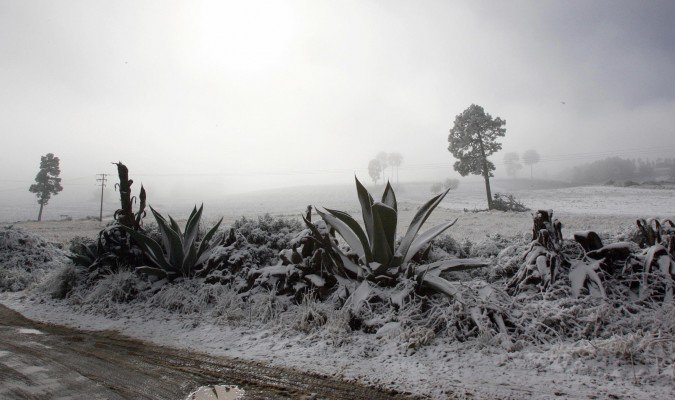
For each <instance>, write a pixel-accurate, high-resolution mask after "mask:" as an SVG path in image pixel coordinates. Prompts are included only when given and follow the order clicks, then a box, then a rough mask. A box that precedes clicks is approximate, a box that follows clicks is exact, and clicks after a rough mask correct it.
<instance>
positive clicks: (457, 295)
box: [417, 273, 462, 303]
mask: <svg viewBox="0 0 675 400" xmlns="http://www.w3.org/2000/svg"><path fill="white" fill-rule="evenodd" d="M417 278H418V281H419V282H420V284H422V285H423V286H427V287H429V288H431V289H433V290H435V291H437V292H439V293H442V294H444V295H446V296H448V297H450V298H454V299H456V300H457V301H459V302H460V303H461V302H462V294H461V292H460V290H459V284H458V283H456V282H448V281H447V280H446V279H443V278H441V277H440V276H436V275H430V274H425V273H421V274H418V276H417Z"/></svg>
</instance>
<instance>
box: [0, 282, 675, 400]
mask: <svg viewBox="0 0 675 400" xmlns="http://www.w3.org/2000/svg"><path fill="white" fill-rule="evenodd" d="M0 301H1V302H2V304H4V305H6V306H8V307H10V308H12V309H14V310H16V311H19V312H21V313H22V314H24V315H25V316H27V317H28V318H32V319H36V320H39V321H44V322H51V323H55V324H65V325H68V326H71V327H76V328H80V329H85V330H116V331H119V332H121V333H123V334H125V335H129V336H132V337H135V338H139V339H143V340H148V341H150V342H153V343H156V344H160V345H166V346H173V347H179V348H183V349H189V350H194V351H199V352H207V353H209V354H214V355H227V356H232V357H241V358H244V359H252V360H258V361H262V362H268V363H269V364H270V365H282V366H286V367H293V368H298V369H301V370H307V371H313V372H320V373H324V374H329V375H332V376H336V377H342V378H344V379H348V380H356V381H359V382H364V383H367V384H372V385H379V386H383V387H388V388H394V389H398V390H404V391H411V392H412V393H415V394H419V395H423V396H429V397H431V398H438V399H443V398H455V397H456V398H478V399H524V398H533V399H554V398H573V399H653V398H664V399H665V398H670V397H672V395H673V394H674V391H675V385H674V384H673V379H674V378H675V377H674V376H673V373H674V371H672V370H671V371H666V372H664V376H663V377H661V378H660V379H659V380H658V381H656V382H643V377H644V376H645V374H646V371H645V368H644V367H640V366H635V367H633V368H629V367H626V366H625V365H612V362H611V360H612V359H611V357H606V358H605V357H602V356H597V355H599V354H600V353H601V350H600V349H599V346H601V343H599V342H596V343H594V342H580V343H573V344H561V345H557V346H554V347H552V348H537V347H532V348H528V349H526V350H522V351H516V352H507V351H505V350H503V349H500V348H498V347H494V346H481V345H480V343H478V344H477V343H473V344H466V343H458V342H456V341H453V340H450V339H445V340H434V341H433V342H432V343H431V344H428V345H425V346H421V347H419V348H417V349H415V348H406V347H405V346H403V345H402V344H401V342H400V340H397V339H396V338H397V336H398V335H399V334H400V332H399V331H398V327H396V326H387V327H386V329H380V332H378V333H376V334H374V335H373V334H365V333H363V332H351V333H350V334H349V335H344V334H340V333H338V332H331V330H330V329H329V328H327V329H322V330H319V331H314V332H312V333H311V334H309V335H308V334H304V333H299V332H297V331H293V330H290V329H285V328H284V325H283V324H279V325H273V326H269V327H262V328H261V327H255V328H246V327H237V326H236V325H227V324H222V323H217V322H215V321H209V320H208V319H205V318H203V316H201V315H182V314H179V313H176V312H170V311H166V310H164V311H162V310H158V309H157V308H154V307H152V308H150V307H147V306H146V305H141V304H137V305H134V306H128V307H123V308H119V309H116V310H109V312H108V315H100V314H98V315H96V314H92V313H91V312H87V310H86V309H80V308H76V307H75V308H74V307H72V306H68V305H66V304H63V303H60V302H52V301H44V300H43V299H40V298H39V297H31V296H30V295H25V294H3V295H1V296H0ZM453 396H455V397H453Z"/></svg>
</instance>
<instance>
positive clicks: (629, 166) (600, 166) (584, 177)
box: [571, 157, 637, 183]
mask: <svg viewBox="0 0 675 400" xmlns="http://www.w3.org/2000/svg"><path fill="white" fill-rule="evenodd" d="M636 173H637V167H636V164H635V162H634V161H632V160H628V159H624V158H620V157H609V158H605V159H602V160H597V161H593V162H591V163H588V164H583V165H578V166H576V167H574V168H573V170H572V177H571V178H572V181H573V182H575V183H606V182H608V181H626V180H630V179H635V176H636Z"/></svg>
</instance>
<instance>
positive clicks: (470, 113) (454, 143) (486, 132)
mask: <svg viewBox="0 0 675 400" xmlns="http://www.w3.org/2000/svg"><path fill="white" fill-rule="evenodd" d="M505 124H506V121H504V120H503V119H501V118H499V117H497V118H492V116H491V115H490V114H487V113H486V112H485V110H483V107H481V106H478V105H475V104H472V105H471V106H469V108H467V109H466V110H464V112H462V113H461V114H459V115H458V116H457V117H455V124H454V126H453V127H452V129H450V135H448V142H449V146H448V151H450V153H452V155H453V157H455V158H456V159H457V161H456V162H455V164H454V166H453V167H454V169H455V171H457V172H459V174H460V175H462V176H467V175H469V174H474V175H482V176H483V179H484V180H485V192H486V195H487V201H488V208H489V209H492V192H491V191H490V177H491V176H494V175H493V174H492V171H494V170H495V165H494V164H493V163H492V162H491V161H490V160H488V159H487V158H488V156H490V155H492V154H494V153H495V152H497V151H499V150H501V148H502V145H501V144H500V143H498V142H497V138H499V137H503V136H504V135H505V134H506V128H504V125H505Z"/></svg>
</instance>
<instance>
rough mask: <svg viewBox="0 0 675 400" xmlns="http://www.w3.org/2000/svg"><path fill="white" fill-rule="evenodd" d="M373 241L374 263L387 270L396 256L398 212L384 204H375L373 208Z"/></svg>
mask: <svg viewBox="0 0 675 400" xmlns="http://www.w3.org/2000/svg"><path fill="white" fill-rule="evenodd" d="M372 212H373V221H374V229H373V241H372V243H371V246H372V252H373V261H376V262H378V263H380V264H381V265H383V266H386V267H384V268H385V269H386V268H388V267H389V264H390V262H391V258H392V256H393V255H394V242H395V240H396V219H397V213H396V210H394V209H393V208H391V207H389V206H388V205H386V204H383V203H374V204H373V208H372Z"/></svg>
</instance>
